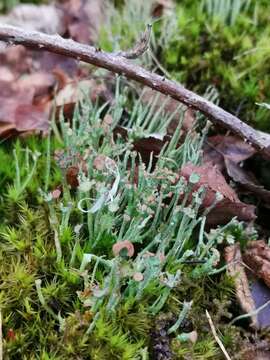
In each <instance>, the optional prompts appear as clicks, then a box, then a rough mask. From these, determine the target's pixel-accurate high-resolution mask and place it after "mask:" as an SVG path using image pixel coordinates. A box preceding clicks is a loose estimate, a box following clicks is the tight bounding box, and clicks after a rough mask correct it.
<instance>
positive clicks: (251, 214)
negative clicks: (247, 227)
mask: <svg viewBox="0 0 270 360" xmlns="http://www.w3.org/2000/svg"><path fill="white" fill-rule="evenodd" d="M193 173H196V174H198V175H199V176H200V180H199V181H198V183H197V184H194V185H193V187H192V192H195V191H197V190H198V189H199V188H200V187H204V188H205V196H204V199H203V204H202V207H203V208H208V207H210V206H211V205H213V204H214V202H215V201H216V194H217V192H218V193H220V194H222V196H223V200H221V201H220V202H218V203H217V205H216V206H215V207H214V209H213V210H212V211H211V212H210V213H209V214H208V217H207V223H208V225H213V226H214V225H218V224H224V223H226V222H228V221H230V220H231V219H232V218H233V217H235V216H237V217H238V219H239V220H244V221H251V220H254V219H255V218H256V216H255V207H254V206H252V205H247V204H244V203H242V202H241V201H240V200H239V198H238V196H237V194H236V193H235V191H234V190H233V189H232V188H231V187H230V186H229V185H228V184H227V182H226V180H225V178H224V176H223V175H222V174H221V172H220V171H219V170H218V168H217V167H216V166H213V165H212V164H209V163H208V164H205V165H202V166H195V165H192V164H187V165H185V166H184V167H183V168H182V169H181V171H180V175H181V176H184V177H185V178H186V179H187V180H189V178H190V176H191V175H192V174H193Z"/></svg>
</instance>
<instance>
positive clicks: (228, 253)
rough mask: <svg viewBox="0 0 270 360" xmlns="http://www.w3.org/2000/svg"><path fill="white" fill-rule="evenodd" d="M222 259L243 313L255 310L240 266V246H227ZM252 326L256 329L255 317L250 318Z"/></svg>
mask: <svg viewBox="0 0 270 360" xmlns="http://www.w3.org/2000/svg"><path fill="white" fill-rule="evenodd" d="M224 257H225V261H226V263H227V271H228V273H229V275H230V276H232V277H234V279H235V290H236V298H237V300H238V303H239V304H240V306H241V308H242V310H243V311H244V313H250V312H251V311H254V310H255V309H256V307H255V303H254V300H253V298H252V295H251V291H250V288H249V281H248V278H247V275H246V272H245V269H244V267H243V265H242V263H243V261H242V255H241V250H240V244H239V243H237V244H234V245H232V246H227V247H226V248H225V249H224ZM251 320H252V326H254V327H257V326H258V321H257V316H256V315H254V316H252V317H251Z"/></svg>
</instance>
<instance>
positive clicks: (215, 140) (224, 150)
mask: <svg viewBox="0 0 270 360" xmlns="http://www.w3.org/2000/svg"><path fill="white" fill-rule="evenodd" d="M255 153H256V150H255V149H254V148H253V147H252V146H251V145H250V144H248V143H246V142H244V141H243V140H242V139H240V138H238V137H236V136H223V135H217V136H213V137H211V138H209V139H208V140H207V142H206V144H205V146H204V156H203V159H204V161H205V162H211V163H212V164H215V165H216V166H218V168H219V170H220V171H223V170H226V172H227V174H228V175H229V176H230V178H231V179H232V180H233V181H234V182H236V183H238V184H240V185H242V186H243V187H244V188H245V189H247V190H248V191H250V192H251V193H253V194H255V195H257V196H258V197H260V198H262V199H263V200H264V201H267V202H270V191H268V190H266V189H265V188H264V187H263V186H262V185H260V184H259V183H258V181H257V179H256V178H255V176H253V174H251V173H248V172H247V171H246V170H245V169H244V168H242V167H241V166H240V164H239V163H240V162H242V161H244V160H247V159H249V158H250V157H251V156H253V155H254V154H255Z"/></svg>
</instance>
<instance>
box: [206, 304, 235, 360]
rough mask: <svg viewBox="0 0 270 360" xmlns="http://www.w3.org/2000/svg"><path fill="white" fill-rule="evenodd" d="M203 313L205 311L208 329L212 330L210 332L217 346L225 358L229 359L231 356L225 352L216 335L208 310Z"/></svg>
mask: <svg viewBox="0 0 270 360" xmlns="http://www.w3.org/2000/svg"><path fill="white" fill-rule="evenodd" d="M205 313H206V317H207V320H208V322H209V325H210V329H211V331H212V334H213V336H214V338H215V340H216V342H217V344H218V346H219V347H220V349H221V351H222V352H223V354H224V356H225V358H226V359H227V360H231V358H230V356H229V354H228V353H227V351H226V349H225V347H224V345H223V344H222V341H221V340H220V338H219V337H218V335H217V331H216V329H215V325H214V323H213V320H212V319H211V316H210V314H209V312H208V311H207V310H206V311H205Z"/></svg>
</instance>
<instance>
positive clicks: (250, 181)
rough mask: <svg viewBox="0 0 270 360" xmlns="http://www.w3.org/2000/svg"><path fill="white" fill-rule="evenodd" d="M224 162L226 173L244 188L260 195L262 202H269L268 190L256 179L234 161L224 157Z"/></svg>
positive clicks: (269, 194)
mask: <svg viewBox="0 0 270 360" xmlns="http://www.w3.org/2000/svg"><path fill="white" fill-rule="evenodd" d="M224 160H225V164H226V169H227V173H228V175H229V176H230V177H231V178H232V179H233V181H235V182H236V183H238V184H241V185H242V186H243V187H244V188H245V189H247V190H249V191H250V192H251V193H253V194H255V195H257V196H258V197H260V198H261V199H262V200H263V201H264V202H268V203H270V191H269V190H266V189H265V188H264V187H263V186H262V185H260V184H258V182H257V179H256V178H255V177H254V176H252V174H249V173H248V172H247V171H245V170H244V169H243V168H241V167H240V166H239V165H238V164H236V163H235V162H234V161H232V160H230V159H229V158H226V157H225V159H224Z"/></svg>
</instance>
